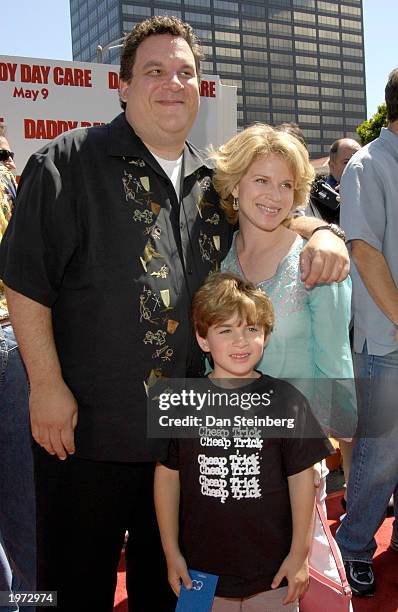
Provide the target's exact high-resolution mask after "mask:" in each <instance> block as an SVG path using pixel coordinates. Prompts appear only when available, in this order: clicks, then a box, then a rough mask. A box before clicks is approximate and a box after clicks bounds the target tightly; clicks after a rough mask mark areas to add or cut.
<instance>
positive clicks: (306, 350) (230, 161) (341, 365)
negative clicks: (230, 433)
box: [214, 124, 356, 577]
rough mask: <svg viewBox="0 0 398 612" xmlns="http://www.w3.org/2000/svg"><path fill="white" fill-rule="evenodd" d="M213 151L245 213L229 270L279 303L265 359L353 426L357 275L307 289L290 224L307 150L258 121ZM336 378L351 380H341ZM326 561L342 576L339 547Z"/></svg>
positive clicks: (304, 180)
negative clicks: (353, 292)
mask: <svg viewBox="0 0 398 612" xmlns="http://www.w3.org/2000/svg"><path fill="white" fill-rule="evenodd" d="M214 158H215V160H216V168H217V169H216V174H215V177H214V185H215V188H216V189H217V191H218V193H219V195H220V198H221V200H222V206H223V208H224V210H225V212H226V215H227V218H228V220H229V221H230V222H231V223H236V222H237V221H239V231H237V232H236V233H235V234H234V239H233V243H232V246H231V249H230V251H229V253H228V255H227V257H226V258H225V259H224V261H223V263H222V270H223V271H229V272H234V273H236V274H238V275H240V276H242V277H244V278H246V279H247V280H249V281H251V282H253V283H254V284H255V285H256V286H257V287H258V288H260V289H262V290H263V291H264V292H265V293H267V295H268V296H269V297H270V298H271V300H272V302H273V306H274V311H275V325H274V331H273V333H272V334H271V336H270V339H269V342H268V344H267V346H266V347H265V350H264V355H263V358H262V359H261V360H260V362H259V364H258V365H257V368H258V369H259V370H260V371H261V372H263V373H265V374H269V375H271V376H274V377H275V378H285V379H290V380H291V381H293V382H294V384H295V385H296V386H297V387H298V388H299V389H300V390H301V391H302V392H303V393H304V394H305V395H307V397H308V398H309V399H310V402H311V404H312V408H313V411H314V413H315V414H316V415H317V416H318V418H319V420H320V421H321V424H322V425H323V426H324V427H325V429H328V430H329V431H330V430H334V431H335V432H340V434H341V436H347V435H349V434H348V432H347V428H348V427H349V428H350V429H351V431H352V429H353V428H354V427H355V422H356V403H355V390H354V381H353V377H354V375H353V366H352V359H351V350H350V342H349V335H348V325H349V321H350V310H351V282H350V279H349V278H348V279H346V280H345V281H343V282H341V283H332V284H327V285H326V284H324V285H318V286H316V287H314V288H312V289H307V288H306V287H305V284H304V283H303V281H302V280H301V278H300V253H301V251H302V249H303V247H304V246H305V240H304V239H303V238H301V237H300V236H299V235H297V234H296V233H295V232H294V231H292V230H291V229H290V228H289V218H290V216H291V214H292V210H293V209H294V208H296V207H297V206H298V205H301V206H305V205H306V203H307V199H308V194H309V190H310V186H311V183H312V181H313V178H314V170H313V168H312V166H311V164H310V162H309V158H308V152H307V150H306V148H305V147H304V145H303V144H302V143H301V142H299V141H298V140H297V139H296V138H295V137H294V136H292V135H291V134H288V133H285V132H281V131H277V130H275V129H273V128H272V127H270V126H268V125H264V124H255V125H253V126H251V127H249V128H247V129H245V130H243V131H242V132H240V133H239V134H237V135H236V136H234V137H233V138H232V139H231V140H229V141H228V142H227V143H226V144H225V145H224V146H223V147H221V148H220V150H219V151H218V152H217V153H215V154H214ZM321 379H323V380H321ZM329 379H339V380H342V381H344V382H341V383H340V384H338V385H334V386H333V387H332V385H329V382H330V381H329ZM332 388H333V390H334V391H333V393H334V395H333V396H331V393H330V392H331V389H332ZM331 397H333V399H334V402H333V403H332V402H331V401H330V399H331ZM336 400H337V401H336ZM332 404H333V407H334V409H335V413H334V414H333V417H332V418H331V414H330V413H329V410H330V408H331V406H332ZM336 406H337V414H336ZM321 408H322V410H321ZM342 446H343V447H344V450H345V451H346V452H345V453H344V454H345V457H346V463H347V464H348V463H349V459H350V455H351V453H350V447H349V444H348V443H347V442H343V444H342ZM346 467H347V469H348V467H349V466H348V465H347V466H346ZM326 474H327V470H326V468H325V467H323V469H322V471H321V476H322V478H321V482H320V489H319V493H318V495H319V499H320V500H321V501H324V499H325V497H326V484H325V476H326ZM322 533H323V532H321V529H320V525H319V524H318V525H316V526H315V530H314V540H316V542H317V544H316V545H315V544H314V547H313V552H314V555H316V554H318V553H319V547H321V550H322V547H324V548H323V550H324V552H323V553H322V552H321V555H322V558H323V559H325V556H326V557H327V555H328V552H327V551H328V550H329V547H328V544H327V542H326V541H325V539H324V538H323V535H322ZM324 568H325V569H326V572H325V573H327V574H328V575H329V576H330V577H332V576H333V577H337V574H336V570H335V568H334V562H333V559H332V557H331V556H330V557H329V563H326V564H324Z"/></svg>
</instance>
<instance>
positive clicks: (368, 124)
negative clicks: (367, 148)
mask: <svg viewBox="0 0 398 612" xmlns="http://www.w3.org/2000/svg"><path fill="white" fill-rule="evenodd" d="M386 126H387V110H386V105H385V104H380V105H379V106H378V107H377V113H376V114H375V115H373V117H371V118H370V119H366V120H365V121H364V122H363V123H361V125H359V126H358V127H357V134H358V135H359V138H360V139H361V145H366V144H368V142H372V140H374V139H375V138H378V137H379V135H380V130H381V128H382V127H386Z"/></svg>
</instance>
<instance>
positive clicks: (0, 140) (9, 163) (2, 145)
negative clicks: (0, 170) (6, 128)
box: [0, 136, 16, 172]
mask: <svg viewBox="0 0 398 612" xmlns="http://www.w3.org/2000/svg"><path fill="white" fill-rule="evenodd" d="M0 149H6V150H7V151H11V147H10V145H9V143H8V140H7V138H5V137H4V136H0ZM0 164H3V165H4V166H6V168H8V169H9V170H10V171H11V172H13V171H14V170H15V169H16V168H15V164H14V160H13V159H12V158H11V157H8V159H6V160H4V161H0Z"/></svg>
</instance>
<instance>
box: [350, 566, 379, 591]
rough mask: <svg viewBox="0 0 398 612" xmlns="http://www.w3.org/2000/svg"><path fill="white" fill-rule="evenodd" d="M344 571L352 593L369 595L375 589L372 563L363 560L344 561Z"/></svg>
mask: <svg viewBox="0 0 398 612" xmlns="http://www.w3.org/2000/svg"><path fill="white" fill-rule="evenodd" d="M344 567H345V572H346V575H347V580H348V582H349V584H350V587H351V590H352V593H353V595H357V596H359V597H364V596H367V597H370V596H372V595H374V593H375V590H376V581H375V577H374V574H373V570H372V564H371V563H366V562H365V561H345V562H344Z"/></svg>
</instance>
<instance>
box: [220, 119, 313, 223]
mask: <svg viewBox="0 0 398 612" xmlns="http://www.w3.org/2000/svg"><path fill="white" fill-rule="evenodd" d="M271 154H274V155H279V156H280V157H282V158H283V159H284V160H285V161H286V162H287V163H288V164H289V166H290V167H291V169H292V172H293V176H294V208H297V207H299V206H305V205H306V204H307V200H308V195H309V192H310V188H311V183H312V181H313V180H314V176H315V172H314V169H313V167H312V165H311V164H310V160H309V157H308V151H307V149H306V148H305V146H304V145H303V144H302V143H301V142H300V141H299V140H298V139H297V138H296V137H295V136H292V135H291V134H288V133H287V132H282V131H279V130H276V129H274V128H273V127H271V126H270V125H267V124H265V123H255V124H254V125H251V126H250V127H248V128H246V129H245V130H243V131H242V132H239V134H236V136H234V137H233V138H231V139H230V140H229V141H228V142H227V143H226V144H224V145H223V146H221V147H220V148H219V150H218V151H216V152H214V153H213V154H212V158H213V159H214V160H215V162H216V173H215V175H214V178H213V182H214V186H215V188H216V190H217V192H218V194H219V196H220V199H221V206H222V208H223V209H224V211H225V214H226V217H227V219H228V221H229V222H230V223H236V222H237V220H238V212H237V211H234V210H233V208H232V204H233V200H234V198H233V195H232V191H233V189H234V187H236V185H238V183H239V181H240V180H241V178H242V177H243V176H244V175H245V174H246V172H247V171H248V170H249V168H250V166H251V165H252V163H253V162H254V161H256V160H257V159H258V158H259V157H263V156H264V157H266V156H268V155H271ZM286 221H287V220H286Z"/></svg>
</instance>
